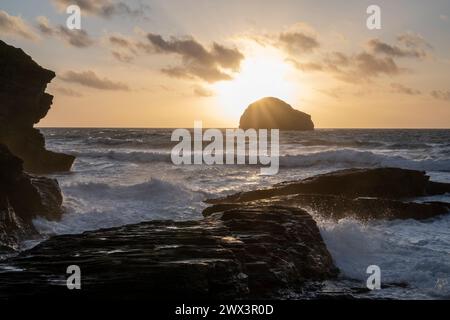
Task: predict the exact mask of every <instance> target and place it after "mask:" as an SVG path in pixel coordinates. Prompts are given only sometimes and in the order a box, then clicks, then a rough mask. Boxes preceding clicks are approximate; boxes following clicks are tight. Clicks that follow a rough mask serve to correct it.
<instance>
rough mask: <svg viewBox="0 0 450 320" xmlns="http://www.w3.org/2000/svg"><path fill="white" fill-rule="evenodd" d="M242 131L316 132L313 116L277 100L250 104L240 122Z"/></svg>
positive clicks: (266, 99)
mask: <svg viewBox="0 0 450 320" xmlns="http://www.w3.org/2000/svg"><path fill="white" fill-rule="evenodd" d="M239 128H241V129H250V128H253V129H280V130H314V123H313V122H312V120H311V116H310V115H309V114H306V113H304V112H301V111H298V110H296V109H294V108H292V107H291V106H290V105H289V104H287V103H286V102H284V101H282V100H280V99H277V98H272V97H268V98H263V99H261V100H258V101H256V102H254V103H252V104H250V105H249V106H248V107H247V109H246V110H245V111H244V113H243V115H242V116H241V119H240V121H239Z"/></svg>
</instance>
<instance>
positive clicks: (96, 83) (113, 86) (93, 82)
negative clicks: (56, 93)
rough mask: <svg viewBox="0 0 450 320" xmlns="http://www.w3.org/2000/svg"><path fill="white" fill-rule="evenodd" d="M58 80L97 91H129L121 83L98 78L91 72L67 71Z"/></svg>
mask: <svg viewBox="0 0 450 320" xmlns="http://www.w3.org/2000/svg"><path fill="white" fill-rule="evenodd" d="M60 78H61V79H62V80H64V81H66V82H70V83H77V84H80V85H82V86H85V87H89V88H94V89H99V90H125V91H128V90H130V88H129V87H128V86H127V85H126V84H124V83H122V82H115V81H112V80H109V79H107V78H100V77H98V76H97V74H95V72H93V71H84V72H75V71H67V72H66V73H64V74H63V75H62V76H60Z"/></svg>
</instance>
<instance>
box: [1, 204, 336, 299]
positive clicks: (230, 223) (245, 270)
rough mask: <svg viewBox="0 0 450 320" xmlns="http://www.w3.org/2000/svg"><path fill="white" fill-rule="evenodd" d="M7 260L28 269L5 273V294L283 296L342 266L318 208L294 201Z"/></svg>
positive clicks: (76, 240)
mask: <svg viewBox="0 0 450 320" xmlns="http://www.w3.org/2000/svg"><path fill="white" fill-rule="evenodd" d="M72 264H75V265H78V266H80V268H81V270H82V275H83V282H82V290H79V291H77V290H72V291H71V290H68V289H67V288H66V286H65V283H66V274H65V271H66V268H67V266H68V265H72ZM5 266H8V267H9V268H10V270H11V267H13V268H17V269H19V270H22V271H20V272H13V271H3V272H0V298H3V299H21V298H26V297H40V298H42V297H58V298H61V297H66V296H70V297H82V298H83V299H85V298H86V299H119V300H126V299H151V300H155V299H156V300H160V299H164V300H176V299H179V300H180V299H181V300H183V301H186V300H189V299H249V298H250V299H251V298H253V299H262V298H277V297H280V296H281V295H283V294H284V293H285V292H287V291H288V292H302V290H303V288H304V286H305V285H306V284H307V283H310V282H311V281H322V280H325V279H332V278H335V277H336V275H337V272H338V271H337V269H336V268H335V266H334V264H333V261H332V258H331V256H330V254H329V252H328V250H327V248H326V246H325V244H324V242H323V240H322V238H321V235H320V233H319V230H318V228H317V226H316V223H315V221H314V220H313V219H312V218H311V216H310V215H309V214H308V213H307V212H305V211H303V210H299V209H295V208H290V207H284V206H243V207H241V208H239V209H233V210H225V211H222V212H219V213H216V214H213V215H211V216H210V217H208V218H205V219H203V220H201V221H188V222H173V221H153V222H147V223H140V224H136V225H128V226H123V227H120V228H113V229H105V230H98V231H92V232H85V233H83V234H81V235H64V236H57V237H53V238H51V239H49V240H47V241H45V242H43V243H41V244H40V245H38V246H37V247H35V248H33V249H31V250H28V251H25V252H23V253H22V254H21V255H20V256H18V257H16V258H12V259H9V260H6V261H4V262H3V263H1V264H0V269H2V267H3V268H5ZM5 269H6V268H5Z"/></svg>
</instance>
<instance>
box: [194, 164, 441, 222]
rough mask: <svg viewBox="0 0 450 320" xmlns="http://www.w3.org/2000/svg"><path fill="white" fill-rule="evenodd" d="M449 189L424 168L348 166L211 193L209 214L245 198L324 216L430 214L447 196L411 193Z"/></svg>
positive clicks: (418, 216)
mask: <svg viewBox="0 0 450 320" xmlns="http://www.w3.org/2000/svg"><path fill="white" fill-rule="evenodd" d="M448 192H449V193H450V184H448V183H440V182H434V181H430V178H429V176H427V175H426V174H425V172H422V171H416V170H406V169H400V168H372V169H346V170H339V171H335V172H330V173H326V174H321V175H317V176H314V177H311V178H307V179H303V180H300V181H289V182H283V183H280V184H276V185H274V186H273V187H271V188H267V189H260V190H253V191H248V192H241V193H237V194H233V195H230V196H227V197H224V198H219V199H209V200H206V202H207V203H210V204H213V206H211V207H208V208H206V209H205V210H204V211H203V214H204V215H206V216H207V215H210V214H212V213H214V212H217V211H222V210H224V209H231V208H236V207H239V206H240V205H242V204H243V203H246V204H254V205H261V204H265V205H268V204H271V205H278V204H280V203H283V204H285V205H289V206H294V207H298V208H303V209H306V210H310V211H311V210H312V211H314V212H316V213H319V214H321V215H324V216H327V217H333V218H342V217H346V216H354V217H357V218H361V219H373V218H385V219H428V218H432V217H435V216H438V215H442V214H446V213H448V212H449V211H450V204H449V203H445V202H438V201H433V202H429V201H428V202H427V201H425V202H417V201H416V202H413V201H411V198H417V197H423V196H433V195H440V194H444V193H448Z"/></svg>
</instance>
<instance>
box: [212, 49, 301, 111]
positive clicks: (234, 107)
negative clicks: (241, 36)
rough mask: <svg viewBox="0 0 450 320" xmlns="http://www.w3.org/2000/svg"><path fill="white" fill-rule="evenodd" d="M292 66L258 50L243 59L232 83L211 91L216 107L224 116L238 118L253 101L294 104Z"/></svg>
mask: <svg viewBox="0 0 450 320" xmlns="http://www.w3.org/2000/svg"><path fill="white" fill-rule="evenodd" d="M291 74H293V68H292V67H291V65H290V64H289V63H288V62H286V61H285V59H283V57H282V56H281V54H279V53H278V52H277V51H272V50H269V49H265V48H264V49H261V50H258V52H256V53H255V54H253V55H251V56H249V57H248V58H246V59H245V60H244V61H243V62H242V64H241V69H240V72H239V73H238V75H237V76H236V77H235V78H234V79H233V80H231V81H221V82H219V83H216V84H215V85H214V86H213V87H212V88H213V90H214V91H215V93H216V97H217V105H218V106H220V108H221V109H222V110H223V111H224V114H225V116H227V117H232V118H236V117H237V118H238V117H239V116H240V115H241V113H242V112H243V111H244V110H245V108H246V107H247V106H248V105H249V104H250V103H252V102H254V101H255V100H258V99H261V98H263V97H268V96H273V97H277V98H280V99H282V100H285V101H286V102H288V103H289V102H291V103H292V102H293V101H292V100H293V99H294V98H295V95H296V93H297V92H296V88H295V86H294V81H292V80H290V79H289V77H290V75H291Z"/></svg>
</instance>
